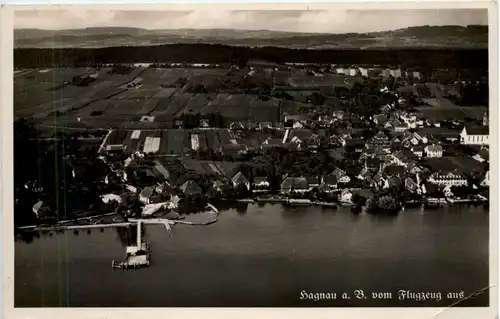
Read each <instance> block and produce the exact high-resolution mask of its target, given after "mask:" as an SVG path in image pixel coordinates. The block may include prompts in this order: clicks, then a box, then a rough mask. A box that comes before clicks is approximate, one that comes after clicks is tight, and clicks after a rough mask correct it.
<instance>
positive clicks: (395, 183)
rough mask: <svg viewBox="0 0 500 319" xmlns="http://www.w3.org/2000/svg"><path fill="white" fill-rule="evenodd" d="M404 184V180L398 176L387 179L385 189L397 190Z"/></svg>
mask: <svg viewBox="0 0 500 319" xmlns="http://www.w3.org/2000/svg"><path fill="white" fill-rule="evenodd" d="M402 184H403V180H402V179H401V178H400V177H398V176H391V177H389V178H388V179H387V182H386V183H385V185H384V188H397V187H399V186H401V185H402Z"/></svg>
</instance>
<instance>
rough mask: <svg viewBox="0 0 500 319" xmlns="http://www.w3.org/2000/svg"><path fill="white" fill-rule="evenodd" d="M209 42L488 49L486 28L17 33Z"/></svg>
mask: <svg viewBox="0 0 500 319" xmlns="http://www.w3.org/2000/svg"><path fill="white" fill-rule="evenodd" d="M175 43H207V44H225V45H232V46H254V47H260V46H276V47H287V48H310V49H315V48H316V49H335V48H337V49H342V48H349V49H369V48H414V47H429V48H439V47H441V48H487V46H488V27H487V26H479V25H474V26H467V27H463V26H422V27H410V28H405V29H399V30H393V31H384V32H372V33H347V34H319V33H294V32H281V31H270V30H256V31H253V30H232V29H206V30H202V29H175V30H147V29H140V28H124V27H102V28H86V29H72V30H57V31H52V30H40V29H16V30H14V47H16V48H63V47H65V48H100V47H110V46H150V45H161V44H175Z"/></svg>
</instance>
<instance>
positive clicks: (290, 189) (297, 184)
mask: <svg viewBox="0 0 500 319" xmlns="http://www.w3.org/2000/svg"><path fill="white" fill-rule="evenodd" d="M308 191H309V184H307V180H306V179H305V178H304V177H287V178H286V179H285V180H284V181H283V182H282V183H281V193H282V194H291V193H299V194H303V193H306V192H308Z"/></svg>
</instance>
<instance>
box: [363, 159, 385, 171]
mask: <svg viewBox="0 0 500 319" xmlns="http://www.w3.org/2000/svg"><path fill="white" fill-rule="evenodd" d="M381 163H382V161H381V160H380V159H379V158H376V157H373V158H371V157H369V158H366V159H365V163H364V168H365V169H367V170H371V171H373V170H378V169H379V168H380V164H381Z"/></svg>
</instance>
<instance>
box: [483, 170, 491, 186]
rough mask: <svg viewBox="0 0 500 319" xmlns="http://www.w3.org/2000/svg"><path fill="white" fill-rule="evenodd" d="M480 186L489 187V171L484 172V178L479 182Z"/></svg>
mask: <svg viewBox="0 0 500 319" xmlns="http://www.w3.org/2000/svg"><path fill="white" fill-rule="evenodd" d="M481 186H487V187H490V171H486V174H484V179H483V181H482V182H481Z"/></svg>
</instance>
